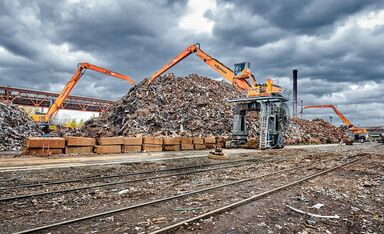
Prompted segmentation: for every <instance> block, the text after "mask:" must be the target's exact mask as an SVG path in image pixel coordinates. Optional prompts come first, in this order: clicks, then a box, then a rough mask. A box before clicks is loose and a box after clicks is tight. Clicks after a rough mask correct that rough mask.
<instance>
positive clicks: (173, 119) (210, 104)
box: [85, 74, 239, 136]
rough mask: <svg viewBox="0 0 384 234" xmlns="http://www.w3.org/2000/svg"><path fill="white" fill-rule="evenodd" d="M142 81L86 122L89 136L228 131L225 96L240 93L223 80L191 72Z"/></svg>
mask: <svg viewBox="0 0 384 234" xmlns="http://www.w3.org/2000/svg"><path fill="white" fill-rule="evenodd" d="M146 82H147V80H144V81H142V82H141V83H139V84H138V85H137V86H136V89H131V90H130V91H129V92H128V94H127V95H125V96H124V97H123V98H121V99H120V100H119V101H117V102H116V103H115V104H114V106H113V107H112V108H111V109H110V110H109V112H108V113H105V114H104V115H102V116H101V117H100V118H98V119H94V120H90V121H88V122H86V124H85V132H86V134H87V135H90V136H100V135H103V136H112V135H130V136H135V135H139V134H145V135H153V136H159V135H176V134H177V135H186V136H209V135H216V136H217V135H228V134H229V133H230V131H231V127H232V107H231V105H230V104H228V103H226V102H225V99H226V98H234V97H237V96H239V93H238V92H237V90H236V89H235V88H234V87H233V86H232V85H230V84H228V83H226V82H220V81H215V80H212V79H209V78H207V77H201V76H198V75H195V74H191V75H189V76H188V77H185V78H181V77H175V75H174V74H168V75H165V76H162V77H159V78H158V79H157V80H156V81H155V82H154V83H153V84H151V86H149V87H148V86H147V85H146Z"/></svg>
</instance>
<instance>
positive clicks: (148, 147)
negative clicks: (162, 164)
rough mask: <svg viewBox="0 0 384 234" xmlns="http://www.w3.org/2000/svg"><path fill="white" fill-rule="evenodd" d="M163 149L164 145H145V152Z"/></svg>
mask: <svg viewBox="0 0 384 234" xmlns="http://www.w3.org/2000/svg"><path fill="white" fill-rule="evenodd" d="M158 151H163V146H162V145H143V152H158Z"/></svg>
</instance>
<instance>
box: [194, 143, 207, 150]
mask: <svg viewBox="0 0 384 234" xmlns="http://www.w3.org/2000/svg"><path fill="white" fill-rule="evenodd" d="M194 146H195V150H202V149H206V148H207V147H206V146H205V145H200V144H195V145H194Z"/></svg>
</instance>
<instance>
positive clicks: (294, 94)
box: [292, 69, 297, 117]
mask: <svg viewBox="0 0 384 234" xmlns="http://www.w3.org/2000/svg"><path fill="white" fill-rule="evenodd" d="M292 114H293V116H295V117H296V116H297V69H294V70H293V98H292Z"/></svg>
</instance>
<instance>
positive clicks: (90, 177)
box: [0, 157, 270, 190]
mask: <svg viewBox="0 0 384 234" xmlns="http://www.w3.org/2000/svg"><path fill="white" fill-rule="evenodd" d="M266 158H267V159H269V158H270V157H265V158H257V159H255V158H254V159H242V160H234V161H229V162H220V163H210V164H200V165H193V166H186V167H175V168H166V169H160V170H158V169H157V170H145V171H139V172H130V173H123V174H115V175H108V176H87V177H83V178H78V179H69V180H50V181H41V182H37V183H28V184H18V185H16V186H5V187H0V190H9V189H22V188H32V187H41V186H48V185H59V184H68V183H77V182H84V181H87V180H105V179H111V178H119V177H128V176H136V175H146V174H155V173H164V172H171V171H181V170H188V169H193V168H202V167H211V166H218V165H226V164H235V163H246V162H261V161H263V159H266ZM260 159H261V160H260ZM9 181H10V180H7V181H4V182H9ZM0 182H2V181H0Z"/></svg>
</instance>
